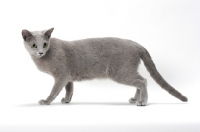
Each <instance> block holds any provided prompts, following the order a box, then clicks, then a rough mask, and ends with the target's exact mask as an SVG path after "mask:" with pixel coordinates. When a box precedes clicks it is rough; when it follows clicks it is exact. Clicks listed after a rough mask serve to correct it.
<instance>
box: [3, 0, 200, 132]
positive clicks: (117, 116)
mask: <svg viewBox="0 0 200 132" xmlns="http://www.w3.org/2000/svg"><path fill="white" fill-rule="evenodd" d="M199 12H200V1H198V0H168V1H164V0H159V1H158V0H151V1H148V0H144V1H139V0H138V1H135V0H99V1H97V0H73V1H72V0H71V1H70V0H51V1H50V0H49V1H39V0H32V1H28V0H18V1H14V0H13V1H11V0H1V1H0V17H1V18H0V37H1V41H0V42H1V50H0V51H1V52H0V53H1V55H0V60H1V65H0V68H1V74H0V79H1V83H0V97H1V99H0V110H1V112H0V131H17V130H18V131H33V132H34V131H58V130H59V131H67V130H68V131H92V132H94V131H134V130H135V131H145V130H146V129H148V131H155V130H157V131H177V130H181V131H199V130H200V127H199V126H198V125H197V124H199V123H200V118H199V117H198V114H199V113H198V112H199V110H200V107H199V93H200V89H199V84H200V83H199V75H200V69H199V67H200V61H199V59H200V44H199V43H200V37H199V34H200V26H199V23H200V19H199V18H200V14H199ZM51 27H54V28H55V30H54V32H53V34H52V37H56V38H60V39H63V40H76V39H84V38H92V37H119V38H126V39H131V40H134V41H136V42H138V43H140V44H141V45H143V46H144V47H145V48H146V49H148V51H149V52H150V54H151V56H152V58H153V60H154V62H155V64H156V66H157V69H158V71H159V72H160V73H161V75H162V76H163V77H164V78H165V79H166V80H167V81H168V82H169V83H170V84H171V85H172V86H174V87H175V88H176V89H177V90H179V91H180V92H181V93H183V95H186V96H187V97H188V99H189V102H188V103H182V102H180V101H179V100H177V99H176V98H174V97H172V96H171V95H169V94H168V93H167V92H165V91H164V90H162V89H161V88H160V87H159V86H158V85H157V84H156V83H155V82H154V80H153V79H152V78H150V76H149V73H148V72H147V70H146V69H145V68H144V66H143V64H142V65H141V66H140V69H139V70H140V73H141V74H142V75H143V76H144V77H145V78H147V80H148V91H149V104H148V105H147V106H146V107H136V106H135V105H132V104H129V103H128V99H129V98H130V97H131V96H134V93H135V88H133V87H130V86H125V85H121V84H117V83H115V82H112V81H110V80H93V81H85V82H75V83H74V86H75V89H74V96H73V98H72V102H71V103H70V104H66V105H63V104H61V103H60V100H61V98H62V97H63V96H64V94H65V93H64V90H63V91H62V92H61V93H60V95H59V96H58V97H57V98H56V99H55V101H54V102H53V103H52V105H50V106H39V105H38V104H37V102H38V101H39V100H40V99H44V98H46V97H47V96H48V95H49V93H50V90H51V87H52V85H53V79H52V77H50V76H49V75H47V74H44V73H41V72H39V71H38V70H37V68H36V66H35V65H34V63H33V62H32V60H31V58H30V56H29V54H28V53H27V51H26V50H25V48H24V45H23V40H22V36H21V30H22V29H28V30H30V31H34V30H44V29H49V28H51ZM181 128H182V129H181Z"/></svg>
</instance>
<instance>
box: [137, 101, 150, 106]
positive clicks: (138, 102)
mask: <svg viewBox="0 0 200 132" xmlns="http://www.w3.org/2000/svg"><path fill="white" fill-rule="evenodd" d="M136 104H137V106H145V105H146V104H147V103H145V102H143V101H136Z"/></svg>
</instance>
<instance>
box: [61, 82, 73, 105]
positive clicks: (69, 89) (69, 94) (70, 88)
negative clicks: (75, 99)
mask: <svg viewBox="0 0 200 132" xmlns="http://www.w3.org/2000/svg"><path fill="white" fill-rule="evenodd" d="M65 89H66V94H65V97H64V98H62V100H61V102H62V103H69V102H70V101H71V99H72V95H73V89H74V88H73V82H69V83H68V84H67V85H66V86H65Z"/></svg>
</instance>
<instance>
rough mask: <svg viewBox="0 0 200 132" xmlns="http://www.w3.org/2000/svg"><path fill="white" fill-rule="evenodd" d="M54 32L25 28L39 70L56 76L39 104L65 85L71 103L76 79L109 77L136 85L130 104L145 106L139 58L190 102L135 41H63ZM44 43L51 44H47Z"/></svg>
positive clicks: (159, 80) (163, 84) (170, 89)
mask: <svg viewBox="0 0 200 132" xmlns="http://www.w3.org/2000/svg"><path fill="white" fill-rule="evenodd" d="M52 31H53V29H50V30H47V31H42V32H40V33H39V32H31V33H30V32H28V31H27V30H23V31H22V35H23V38H24V40H25V41H24V44H25V47H26V48H27V50H28V51H29V53H30V54H31V57H32V59H33V61H34V62H35V64H36V66H37V67H38V69H39V70H41V71H43V72H46V73H48V74H51V75H52V76H53V77H54V79H55V84H54V86H53V89H52V91H51V94H50V96H48V97H47V99H46V100H41V101H40V102H39V103H40V104H50V103H51V102H52V101H53V100H54V99H55V97H56V96H57V95H58V94H59V92H60V91H61V90H62V88H63V87H64V86H65V88H66V91H67V93H66V96H65V98H63V99H62V102H63V103H68V102H70V100H71V97H72V94H73V82H74V81H81V80H88V79H94V78H110V79H112V80H114V81H116V82H118V83H122V84H126V85H130V86H135V87H136V88H137V91H136V94H135V97H134V98H131V99H130V100H129V101H130V103H137V105H139V106H142V105H146V103H147V99H148V95H147V88H146V79H144V78H143V77H141V76H140V75H139V73H138V72H137V69H138V66H139V63H140V59H142V60H143V61H144V64H145V66H146V67H147V69H148V71H149V72H150V74H151V76H152V77H153V78H154V80H155V81H156V82H157V83H158V84H159V85H160V86H161V87H162V88H164V89H165V90H167V91H168V92H169V93H170V94H172V95H173V96H175V97H177V98H179V99H180V100H182V101H187V98H186V97H185V96H182V95H181V94H180V93H179V92H178V91H176V90H175V89H174V88H173V87H171V86H170V85H169V84H168V83H167V82H166V81H165V80H164V79H163V78H162V77H161V75H160V74H159V73H158V71H157V70H156V67H155V65H154V63H153V61H152V60H151V57H150V55H149V53H148V52H147V50H146V49H145V48H144V47H142V46H141V45H139V44H137V43H136V42H133V41H131V40H126V39H119V38H91V39H83V40H76V41H63V40H59V39H56V38H50V36H51V32H52ZM44 43H46V44H47V43H48V46H44ZM33 44H35V45H37V46H36V48H33V46H34V45H33ZM30 47H31V48H30ZM34 47H35V46H34ZM32 50H33V51H32ZM41 53H42V54H41Z"/></svg>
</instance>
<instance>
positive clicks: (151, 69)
mask: <svg viewBox="0 0 200 132" xmlns="http://www.w3.org/2000/svg"><path fill="white" fill-rule="evenodd" d="M140 58H141V59H142V60H143V62H144V65H145V67H146V68H147V70H148V71H149V73H150V75H151V77H152V78H153V79H154V80H155V81H156V83H158V84H159V85H160V86H161V87H162V88H163V89H165V90H166V91H168V92H169V94H171V95H173V96H175V97H176V98H178V99H180V100H181V101H183V102H187V101H188V99H187V97H185V96H183V95H182V94H181V93H180V92H178V91H177V90H176V89H175V88H173V87H172V86H171V85H169V84H168V83H167V82H166V81H165V80H164V79H163V77H162V76H161V75H160V73H159V72H158V71H157V69H156V66H155V64H154V62H153V61H152V59H151V56H150V55H149V53H148V51H147V50H146V49H144V51H142V52H141V54H140Z"/></svg>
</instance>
